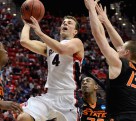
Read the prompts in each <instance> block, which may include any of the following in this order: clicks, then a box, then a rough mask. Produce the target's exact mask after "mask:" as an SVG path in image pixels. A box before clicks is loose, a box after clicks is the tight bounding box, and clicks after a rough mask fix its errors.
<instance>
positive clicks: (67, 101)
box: [17, 16, 84, 121]
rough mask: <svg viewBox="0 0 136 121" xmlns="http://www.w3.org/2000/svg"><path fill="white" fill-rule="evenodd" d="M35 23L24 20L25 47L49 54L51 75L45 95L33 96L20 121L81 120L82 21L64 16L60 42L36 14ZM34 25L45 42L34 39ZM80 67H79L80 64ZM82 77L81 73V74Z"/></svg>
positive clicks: (22, 37)
mask: <svg viewBox="0 0 136 121" xmlns="http://www.w3.org/2000/svg"><path fill="white" fill-rule="evenodd" d="M31 21H32V24H28V23H26V22H24V27H23V29H22V33H21V39H20V43H21V45H22V46H23V47H25V48H27V49H29V50H31V51H33V52H35V53H38V54H41V55H43V56H47V62H48V78H47V82H46V85H45V88H47V89H48V91H47V93H46V94H42V96H37V97H31V98H30V99H29V100H28V101H27V103H26V106H23V110H24V113H22V114H20V115H19V116H18V118H17V121H46V120H51V119H54V118H56V119H57V121H77V120H78V114H77V109H76V107H75V103H76V99H75V96H74V91H75V90H76V88H77V87H76V79H77V77H76V75H77V74H76V72H80V68H81V63H82V59H83V57H84V47H83V44H82V42H81V40H80V39H78V38H75V36H76V35H77V33H78V29H79V24H78V22H77V20H76V19H75V18H74V17H72V16H66V17H64V20H63V22H62V24H61V27H60V42H58V41H57V40H54V39H52V38H50V37H49V36H47V35H46V34H44V33H43V32H42V31H41V28H40V26H39V24H38V22H37V20H36V19H35V18H34V17H31ZM30 28H33V30H34V31H35V33H36V34H37V35H38V36H39V37H40V38H41V40H42V41H43V42H40V41H37V40H30V37H29V34H30V33H29V32H30ZM77 65H79V66H78V70H76V66H77ZM77 76H78V75H77Z"/></svg>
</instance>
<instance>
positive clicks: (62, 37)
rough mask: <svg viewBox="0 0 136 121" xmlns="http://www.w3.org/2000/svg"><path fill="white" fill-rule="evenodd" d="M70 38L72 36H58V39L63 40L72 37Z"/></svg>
mask: <svg viewBox="0 0 136 121" xmlns="http://www.w3.org/2000/svg"><path fill="white" fill-rule="evenodd" d="M72 38H73V37H68V36H67V37H66V36H61V37H60V40H65V39H66V40H70V39H72Z"/></svg>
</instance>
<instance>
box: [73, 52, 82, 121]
mask: <svg viewBox="0 0 136 121" xmlns="http://www.w3.org/2000/svg"><path fill="white" fill-rule="evenodd" d="M82 60H83V59H82V57H80V56H79V55H78V54H74V55H73V62H79V66H80V68H81V63H82ZM73 76H74V81H75V84H76V90H77V82H76V76H75V64H73ZM74 98H75V99H76V103H75V105H76V104H77V103H78V100H77V98H76V93H75V92H74ZM79 119H80V118H79V114H78V109H77V121H79Z"/></svg>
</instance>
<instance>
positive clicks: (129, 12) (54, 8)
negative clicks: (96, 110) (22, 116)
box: [0, 0, 136, 121]
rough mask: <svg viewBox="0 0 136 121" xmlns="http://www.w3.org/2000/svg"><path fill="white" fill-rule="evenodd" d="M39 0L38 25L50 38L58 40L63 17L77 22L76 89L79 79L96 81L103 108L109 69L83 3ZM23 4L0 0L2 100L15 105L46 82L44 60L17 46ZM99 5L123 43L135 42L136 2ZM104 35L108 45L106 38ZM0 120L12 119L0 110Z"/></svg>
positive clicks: (18, 0) (39, 90)
mask: <svg viewBox="0 0 136 121" xmlns="http://www.w3.org/2000/svg"><path fill="white" fill-rule="evenodd" d="M41 1H42V3H43V4H44V6H45V16H44V18H43V19H42V21H41V22H40V26H41V28H42V30H43V32H44V33H46V34H47V35H49V36H50V37H52V38H54V39H56V40H58V39H59V34H58V31H59V26H60V23H61V21H62V18H63V16H65V15H73V16H75V17H76V18H77V20H78V21H79V23H80V30H79V38H80V39H81V40H82V42H83V44H84V48H85V58H84V60H83V64H82V66H83V67H82V73H81V77H80V79H79V80H78V82H77V83H78V85H79V88H78V89H79V92H80V86H81V85H80V83H81V79H82V77H84V76H92V77H93V78H95V79H96V80H97V83H98V84H99V90H98V94H97V96H98V99H99V101H100V102H101V105H102V106H103V108H105V91H104V90H105V87H104V85H105V83H106V80H107V74H108V68H107V67H108V66H107V63H106V61H105V58H104V56H103V55H102V54H101V52H100V50H99V48H98V46H97V44H96V42H95V41H94V38H93V36H92V34H91V32H90V25H89V21H88V11H87V10H86V8H85V6H84V1H83V0H41ZM23 2H24V0H0V42H2V43H3V44H4V45H5V48H6V50H7V52H8V56H9V64H8V65H7V67H5V68H4V69H3V73H2V76H3V85H4V99H5V100H9V101H15V102H18V103H23V102H25V101H27V99H28V98H29V97H31V96H37V95H40V94H41V93H45V91H44V85H45V83H46V80H47V62H46V57H43V56H41V55H38V54H34V53H32V52H30V51H29V50H27V49H25V48H23V47H22V46H21V45H20V41H19V39H20V32H21V30H22V27H23V22H22V20H21V18H20V6H21V4H22V3H23ZM100 2H101V3H102V5H103V6H106V7H107V14H108V17H109V19H110V21H111V22H112V24H113V26H114V27H115V29H116V30H117V31H118V33H119V34H120V35H121V37H122V38H123V40H124V41H127V40H130V39H133V40H134V39H135V38H136V33H135V32H136V0H101V1H100ZM32 32H33V31H32ZM33 34H34V33H33ZM34 35H35V34H34ZM106 36H107V39H108V41H109V43H110V39H109V36H108V35H106ZM31 38H35V39H39V38H37V37H36V36H31ZM135 40H136V39H135ZM110 44H111V43H110ZM111 46H112V44H111ZM77 96H78V99H79V103H80V98H81V95H80V94H77ZM102 100H104V102H103V101H102ZM0 121H15V120H14V119H13V115H12V112H11V111H5V110H4V111H3V110H1V115H0Z"/></svg>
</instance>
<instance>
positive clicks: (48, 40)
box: [38, 32, 66, 54]
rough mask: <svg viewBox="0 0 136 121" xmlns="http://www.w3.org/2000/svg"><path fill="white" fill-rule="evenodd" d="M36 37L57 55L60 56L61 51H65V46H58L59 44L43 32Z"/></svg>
mask: <svg viewBox="0 0 136 121" xmlns="http://www.w3.org/2000/svg"><path fill="white" fill-rule="evenodd" d="M38 36H39V37H40V38H41V39H42V41H43V42H45V43H46V45H47V46H49V47H50V48H51V49H52V50H54V51H55V52H57V53H59V54H62V53H63V51H64V50H65V49H66V47H65V45H62V44H60V42H58V41H57V40H55V39H52V38H51V37H49V36H47V35H46V34H44V33H43V32H40V33H38Z"/></svg>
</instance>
